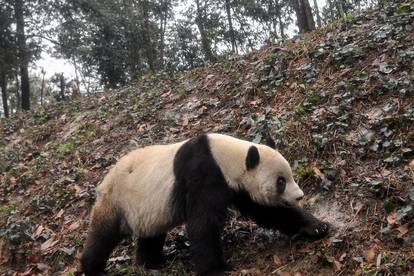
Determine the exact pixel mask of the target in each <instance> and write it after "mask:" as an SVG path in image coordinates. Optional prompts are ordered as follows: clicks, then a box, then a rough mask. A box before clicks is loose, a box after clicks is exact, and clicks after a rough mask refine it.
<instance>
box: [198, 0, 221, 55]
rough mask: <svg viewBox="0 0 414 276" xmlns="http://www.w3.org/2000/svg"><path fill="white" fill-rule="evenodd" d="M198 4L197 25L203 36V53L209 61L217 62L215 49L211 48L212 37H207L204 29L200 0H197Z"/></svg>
mask: <svg viewBox="0 0 414 276" xmlns="http://www.w3.org/2000/svg"><path fill="white" fill-rule="evenodd" d="M195 2H196V6H197V15H196V20H195V22H196V25H197V28H198V31H199V32H200V36H201V47H202V50H203V54H204V56H205V58H206V60H208V61H209V62H215V61H216V57H215V56H214V54H213V51H212V50H211V42H210V39H209V38H208V37H207V33H206V30H205V29H204V22H203V11H202V10H201V7H200V0H196V1H195Z"/></svg>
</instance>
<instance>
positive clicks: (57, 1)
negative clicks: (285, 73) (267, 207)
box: [0, 0, 385, 117]
mask: <svg viewBox="0 0 414 276" xmlns="http://www.w3.org/2000/svg"><path fill="white" fill-rule="evenodd" d="M383 2H385V1H383V0H328V1H321V0H313V1H309V0H290V1H281V0H226V1H218V0H206V1H201V0H197V1H192V0H161V1H152V0H136V1H135V0H128V1H126V0H122V1H121V0H120V1H118V0H116V1H112V0H111V1H106V0H91V1H88V0H71V1H65V0H53V1H45V0H16V1H15V0H10V1H8V0H1V1H0V30H1V33H0V35H1V37H0V41H1V44H0V74H1V75H0V82H1V83H0V86H1V92H2V98H1V100H2V105H1V109H0V116H3V117H8V116H9V115H12V114H15V113H16V112H18V111H20V110H29V109H30V108H31V107H33V106H43V105H45V104H47V103H50V102H56V101H62V100H64V99H66V98H68V97H71V96H72V95H73V94H75V95H77V94H86V95H88V94H93V93H95V92H99V91H102V89H104V88H117V87H121V86H123V85H125V84H127V83H131V82H133V81H136V80H137V79H138V78H140V77H142V76H144V75H146V74H154V73H161V72H162V73H169V74H172V73H175V72H181V71H185V70H191V69H193V68H197V67H200V66H203V65H205V64H214V63H215V62H217V61H219V60H222V59H226V58H229V57H232V56H237V55H239V54H245V53H248V52H250V51H252V50H254V49H259V48H261V47H263V46H265V45H269V44H272V43H281V42H283V41H285V40H286V39H287V38H290V37H293V36H294V35H297V34H299V33H305V32H309V31H312V30H314V29H315V28H316V27H321V26H325V25H327V24H329V23H330V22H332V21H334V20H336V19H338V18H344V17H346V16H347V14H349V13H351V12H353V11H361V10H363V9H366V8H369V7H372V6H374V5H382V4H383ZM319 6H320V7H319ZM45 53H47V56H46V58H50V56H51V57H54V58H58V59H61V60H64V61H65V62H67V63H68V64H70V67H72V68H73V72H74V73H73V74H70V75H68V73H67V72H62V71H59V70H56V68H45V67H44V66H41V65H38V63H39V60H41V59H44V58H45V57H44V55H45Z"/></svg>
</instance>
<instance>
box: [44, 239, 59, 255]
mask: <svg viewBox="0 0 414 276" xmlns="http://www.w3.org/2000/svg"><path fill="white" fill-rule="evenodd" d="M57 243H58V241H55V240H53V238H50V239H48V240H47V241H45V242H44V243H42V245H41V246H40V251H42V252H43V253H46V252H47V251H48V250H50V249H51V248H52V247H53V246H54V245H55V244H57Z"/></svg>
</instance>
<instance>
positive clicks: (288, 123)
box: [0, 1, 414, 275]
mask: <svg viewBox="0 0 414 276" xmlns="http://www.w3.org/2000/svg"><path fill="white" fill-rule="evenodd" d="M203 132H221V133H228V134H232V135H235V136H238V137H242V138H246V139H249V140H252V141H256V142H260V141H261V139H262V135H263V134H265V133H268V132H270V133H272V135H273V136H274V137H275V138H276V140H277V143H278V147H279V149H280V151H281V152H282V153H283V154H284V155H285V157H286V158H287V159H288V160H289V161H290V162H291V163H292V166H293V168H294V172H295V177H296V179H297V180H298V181H299V183H300V185H301V186H302V187H303V189H304V190H305V192H306V194H307V198H306V204H305V206H306V208H309V209H311V210H312V211H313V212H314V213H315V214H316V215H317V216H318V217H320V218H322V219H324V220H326V221H328V222H330V223H331V224H332V225H333V230H332V232H331V234H330V236H329V237H328V238H326V239H324V240H322V241H315V242H305V241H290V240H288V239H286V238H285V237H283V236H280V235H279V234H278V233H277V232H273V231H268V230H264V229H261V228H259V227H257V226H256V225H255V224H254V223H253V222H251V221H246V220H242V219H240V218H238V217H237V213H234V214H233V215H232V218H231V219H230V220H229V222H228V224H227V227H226V230H225V233H224V235H223V243H224V245H225V256H226V258H227V261H228V262H229V263H230V265H231V266H233V269H234V272H233V273H232V275H334V274H335V275H353V274H357V275H411V273H413V272H411V271H412V269H413V267H414V231H413V227H414V223H413V218H414V214H413V213H414V211H413V207H414V186H413V182H414V2H413V1H405V2H400V3H397V4H392V5H390V6H388V7H387V8H384V9H381V10H375V11H372V12H369V13H364V14H361V15H355V16H348V17H346V18H345V19H343V20H342V21H341V22H336V23H334V24H332V25H330V26H328V27H326V28H324V29H320V30H317V31H315V32H313V33H311V34H308V35H306V36H304V37H302V38H300V39H299V38H298V39H294V40H291V41H288V42H286V43H284V44H283V45H272V46H269V47H266V48H264V49H261V50H259V51H255V52H253V53H250V54H248V55H245V56H242V57H237V58H234V59H232V60H227V61H223V62H221V63H217V64H215V65H212V66H209V67H205V68H201V69H197V70H193V71H190V72H185V73H182V74H178V75H174V76H168V75H151V76H147V77H144V78H142V79H141V80H140V81H139V82H137V83H135V84H133V85H131V86H129V87H125V88H122V89H119V90H115V91H107V92H105V93H103V94H100V95H97V96H94V97H88V98H86V97H84V98H81V99H77V100H73V101H71V102H66V103H65V104H59V105H55V106H48V107H46V108H45V109H44V110H43V109H42V110H36V111H34V112H31V113H29V114H23V115H20V116H19V117H18V118H14V119H12V120H2V121H0V137H1V139H0V172H1V175H0V198H1V199H0V200H1V201H0V274H1V275H32V274H43V275H50V274H61V273H62V272H63V273H64V274H67V275H72V274H74V273H75V271H76V268H77V266H78V258H79V253H80V251H81V249H82V245H83V242H84V239H85V234H86V230H87V226H88V214H89V211H90V207H91V205H92V203H93V201H94V197H95V192H94V189H95V186H96V185H97V184H98V183H99V182H100V181H101V180H102V178H103V176H104V175H105V173H106V172H107V171H108V169H109V168H110V166H111V165H112V164H114V163H115V162H116V160H117V159H118V158H119V157H121V156H122V155H123V154H125V153H126V152H128V151H129V150H131V149H133V148H135V147H138V146H144V145H149V144H153V143H170V142H174V141H178V140H182V139H185V138H188V137H192V136H194V135H196V134H200V133H203ZM133 243H134V241H132V240H128V241H125V242H124V243H123V244H122V246H120V247H118V249H117V250H116V252H114V254H113V255H112V257H111V259H110V260H109V262H108V269H109V271H110V273H111V274H112V275H132V274H138V275H160V274H159V272H154V271H145V270H143V269H141V268H136V267H135V266H134V253H133V251H134V250H133V246H132V245H133ZM188 245H189V244H188V240H187V238H186V235H185V231H184V229H183V228H177V229H175V230H173V231H171V233H170V235H169V237H168V240H167V243H166V246H165V248H164V249H165V253H166V254H167V256H168V264H167V266H166V267H165V269H163V270H162V272H161V275H185V274H189V273H190V269H191V264H190V262H189V256H188V255H189V252H188ZM16 272H17V273H16ZM15 273H16V274H15Z"/></svg>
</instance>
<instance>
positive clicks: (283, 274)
mask: <svg viewBox="0 0 414 276" xmlns="http://www.w3.org/2000/svg"><path fill="white" fill-rule="evenodd" d="M276 275H277V276H291V275H292V274H290V273H289V272H287V271H277V272H276Z"/></svg>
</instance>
